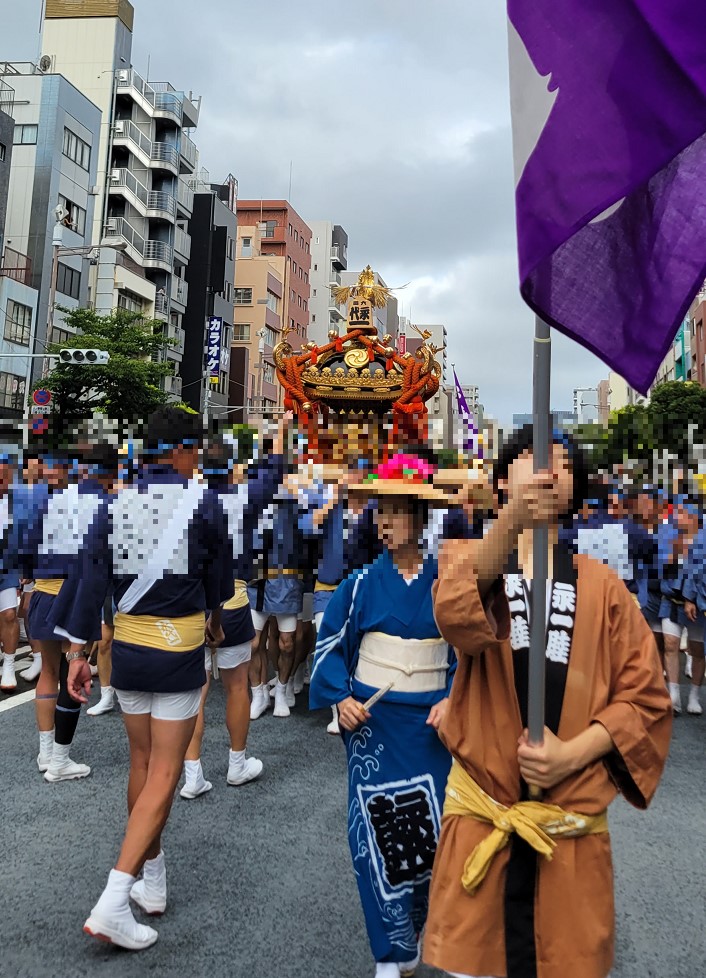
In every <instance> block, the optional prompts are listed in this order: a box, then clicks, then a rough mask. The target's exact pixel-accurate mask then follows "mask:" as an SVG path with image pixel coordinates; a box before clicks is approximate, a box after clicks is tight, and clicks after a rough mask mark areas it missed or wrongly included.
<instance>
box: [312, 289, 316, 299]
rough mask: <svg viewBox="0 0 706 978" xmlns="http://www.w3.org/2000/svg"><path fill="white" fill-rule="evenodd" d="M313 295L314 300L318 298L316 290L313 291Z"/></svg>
mask: <svg viewBox="0 0 706 978" xmlns="http://www.w3.org/2000/svg"><path fill="white" fill-rule="evenodd" d="M312 295H313V297H314V298H316V289H313V291H312Z"/></svg>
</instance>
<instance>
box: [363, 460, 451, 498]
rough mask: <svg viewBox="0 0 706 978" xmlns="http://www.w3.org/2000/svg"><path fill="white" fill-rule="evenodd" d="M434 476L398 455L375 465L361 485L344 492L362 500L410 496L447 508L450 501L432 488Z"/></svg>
mask: <svg viewBox="0 0 706 978" xmlns="http://www.w3.org/2000/svg"><path fill="white" fill-rule="evenodd" d="M435 472H436V469H435V467H434V466H433V465H430V464H429V463H428V462H425V461H424V460H423V459H421V458H418V457H417V456H416V455H405V454H404V453H402V452H400V453H398V454H397V455H393V456H392V458H390V459H388V461H387V462H383V464H382V465H378V466H377V468H376V469H374V470H373V471H372V472H369V473H368V475H366V476H365V478H364V479H363V480H362V481H361V482H354V483H352V484H351V485H349V486H348V490H349V492H352V493H360V494H364V495H366V496H413V497H416V498H417V499H424V500H426V501H427V502H430V503H438V504H439V505H444V506H448V505H449V503H450V502H452V499H451V497H450V496H449V495H447V493H445V492H444V490H443V489H441V488H440V487H438V486H435V485H434V482H433V479H434V473H435Z"/></svg>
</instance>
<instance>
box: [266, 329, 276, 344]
mask: <svg viewBox="0 0 706 978" xmlns="http://www.w3.org/2000/svg"><path fill="white" fill-rule="evenodd" d="M278 340H279V336H278V335H277V333H276V331H275V330H274V329H272V327H271V326H265V343H266V344H267V346H277V342H278Z"/></svg>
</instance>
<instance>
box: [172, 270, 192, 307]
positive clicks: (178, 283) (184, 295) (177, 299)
mask: <svg viewBox="0 0 706 978" xmlns="http://www.w3.org/2000/svg"><path fill="white" fill-rule="evenodd" d="M171 296H172V303H174V304H176V305H177V306H180V307H181V309H179V311H180V312H185V311H186V304H187V302H188V301H189V283H188V282H186V281H185V280H184V279H183V278H179V276H178V275H172V286H171Z"/></svg>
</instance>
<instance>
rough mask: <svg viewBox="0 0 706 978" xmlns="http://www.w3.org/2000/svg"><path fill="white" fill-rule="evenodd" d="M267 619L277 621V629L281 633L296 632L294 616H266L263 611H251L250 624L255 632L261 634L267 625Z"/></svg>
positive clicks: (295, 617)
mask: <svg viewBox="0 0 706 978" xmlns="http://www.w3.org/2000/svg"><path fill="white" fill-rule="evenodd" d="M268 618H276V619H277V628H279V630H280V631H281V632H296V630H297V616H296V615H266V614H265V613H264V611H255V609H254V608H253V609H252V623H253V627H254V628H255V631H256V632H261V631H262V630H263V628H264V627H265V625H266V624H267V619H268Z"/></svg>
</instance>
